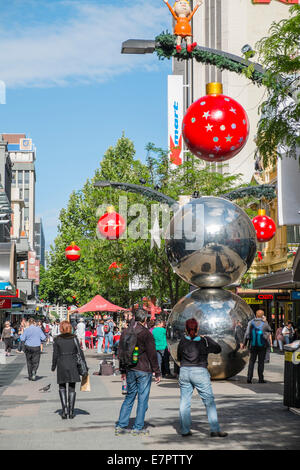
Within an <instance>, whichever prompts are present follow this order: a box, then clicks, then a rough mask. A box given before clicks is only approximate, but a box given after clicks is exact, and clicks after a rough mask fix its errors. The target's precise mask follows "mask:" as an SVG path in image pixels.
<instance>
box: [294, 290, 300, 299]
mask: <svg viewBox="0 0 300 470" xmlns="http://www.w3.org/2000/svg"><path fill="white" fill-rule="evenodd" d="M292 300H300V291H297V290H294V291H292Z"/></svg>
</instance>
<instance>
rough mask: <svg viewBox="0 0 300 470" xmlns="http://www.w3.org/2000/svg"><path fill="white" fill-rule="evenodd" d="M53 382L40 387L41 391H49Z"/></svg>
mask: <svg viewBox="0 0 300 470" xmlns="http://www.w3.org/2000/svg"><path fill="white" fill-rule="evenodd" d="M50 387H51V384H49V385H46V387H43V388H40V389H39V392H48V391H49V390H50Z"/></svg>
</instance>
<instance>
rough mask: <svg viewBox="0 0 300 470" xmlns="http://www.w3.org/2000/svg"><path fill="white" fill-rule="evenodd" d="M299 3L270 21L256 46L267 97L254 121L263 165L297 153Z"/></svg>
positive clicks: (299, 142)
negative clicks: (287, 13) (286, 13)
mask: <svg viewBox="0 0 300 470" xmlns="http://www.w3.org/2000/svg"><path fill="white" fill-rule="evenodd" d="M299 47H300V5H294V6H293V7H291V8H290V17H289V18H288V19H283V20H281V21H279V22H277V23H276V22H274V23H272V26H271V28H270V30H269V36H267V37H264V38H262V39H261V40H260V41H259V42H258V43H257V44H256V49H257V52H258V54H259V60H260V62H261V64H262V65H263V67H264V69H265V70H266V74H265V76H264V79H263V84H264V85H265V86H266V87H267V90H268V96H267V99H266V100H265V101H264V102H263V104H262V105H261V109H260V111H261V113H262V117H261V119H260V121H259V124H258V132H257V140H256V144H257V152H258V153H259V154H260V155H261V157H262V158H263V162H264V165H265V166H267V165H268V164H270V163H275V162H276V158H277V156H281V154H282V152H283V153H285V154H286V155H287V156H288V157H294V158H296V156H297V147H298V148H299V145H300V137H299V130H300V127H299V120H300V104H299V96H300V95H299V87H300V81H299V70H300V57H299Z"/></svg>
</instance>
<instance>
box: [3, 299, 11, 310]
mask: <svg viewBox="0 0 300 470" xmlns="http://www.w3.org/2000/svg"><path fill="white" fill-rule="evenodd" d="M6 308H11V299H0V309H1V310H3V309H6Z"/></svg>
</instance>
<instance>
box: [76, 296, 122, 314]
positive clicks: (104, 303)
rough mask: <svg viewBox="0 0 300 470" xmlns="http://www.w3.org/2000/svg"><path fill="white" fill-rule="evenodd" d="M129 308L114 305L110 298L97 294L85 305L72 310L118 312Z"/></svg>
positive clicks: (77, 311) (80, 311) (81, 311)
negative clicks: (106, 298)
mask: <svg viewBox="0 0 300 470" xmlns="http://www.w3.org/2000/svg"><path fill="white" fill-rule="evenodd" d="M126 310H128V309H126V308H122V307H119V306H118V305H114V304H112V303H111V302H109V301H108V300H105V299H104V298H103V297H101V295H96V296H95V297H94V298H93V299H92V300H90V302H88V303H87V304H85V305H83V306H82V307H79V308H76V310H72V312H70V313H71V314H73V313H85V312H118V311H123V312H124V311H126Z"/></svg>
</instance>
